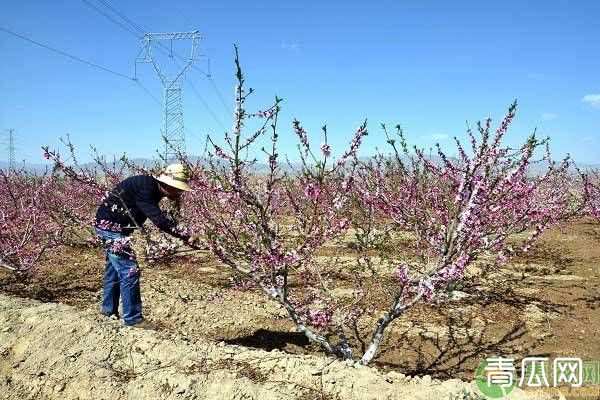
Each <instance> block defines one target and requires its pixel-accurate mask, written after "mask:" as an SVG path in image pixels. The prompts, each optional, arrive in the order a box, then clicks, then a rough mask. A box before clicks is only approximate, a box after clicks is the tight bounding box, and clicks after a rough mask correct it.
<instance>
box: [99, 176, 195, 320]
mask: <svg viewBox="0 0 600 400" xmlns="http://www.w3.org/2000/svg"><path fill="white" fill-rule="evenodd" d="M191 190H192V189H191V188H190V186H189V185H188V173H187V171H186V169H185V168H184V166H183V165H181V164H171V165H169V166H167V168H166V169H165V170H164V172H163V173H162V174H161V175H160V176H158V177H153V176H149V175H136V176H132V177H130V178H127V179H125V180H123V181H122V182H121V183H119V184H118V185H117V186H116V187H115V188H114V189H113V190H112V192H110V193H109V195H108V197H106V198H105V199H104V200H103V202H102V204H101V205H100V207H99V208H98V211H97V212H96V220H95V230H96V233H97V234H98V236H99V237H100V238H101V240H102V241H103V243H104V250H105V253H106V265H105V271H104V293H103V298H102V314H104V315H106V316H112V315H115V316H117V317H118V309H119V297H121V300H122V302H123V319H124V321H125V325H129V326H135V327H140V328H150V329H152V328H154V326H153V325H152V324H151V323H149V322H147V321H145V320H144V318H143V316H142V299H141V295H140V269H139V266H138V264H137V262H136V260H135V255H134V253H133V250H132V249H131V247H130V245H129V240H130V238H129V235H131V233H133V231H134V230H135V229H140V228H141V226H142V225H143V224H144V222H145V221H146V219H150V221H152V223H153V224H154V225H156V226H157V227H158V228H159V229H160V230H162V231H163V232H166V233H168V234H170V235H171V236H174V237H176V238H179V239H181V240H183V241H185V242H188V243H191V239H190V237H189V236H188V235H186V234H183V233H180V232H179V231H178V230H177V227H176V224H175V222H174V221H172V220H171V219H170V218H168V217H167V215H166V214H165V213H164V212H163V211H162V210H161V209H160V208H159V207H158V203H159V202H160V200H161V199H162V198H163V197H167V198H169V199H170V200H178V199H179V197H180V196H181V194H182V193H183V192H184V191H191Z"/></svg>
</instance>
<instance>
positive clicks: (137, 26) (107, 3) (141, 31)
mask: <svg viewBox="0 0 600 400" xmlns="http://www.w3.org/2000/svg"><path fill="white" fill-rule="evenodd" d="M98 1H100V2H101V3H102V4H104V6H105V7H106V8H108V9H110V10H111V11H112V12H114V13H115V14H117V15H118V16H119V17H120V18H121V19H122V20H123V21H125V22H127V23H128V24H129V25H131V26H132V27H133V28H134V29H136V30H137V31H138V32H140V33H141V34H142V36H143V34H145V33H146V31H145V30H144V28H142V27H140V26H139V25H138V24H136V23H135V22H133V21H132V20H131V19H129V18H127V16H126V15H125V14H123V13H121V12H120V11H119V10H117V9H116V8H114V7H113V6H112V5H111V4H110V3H109V2H107V1H105V0H98Z"/></svg>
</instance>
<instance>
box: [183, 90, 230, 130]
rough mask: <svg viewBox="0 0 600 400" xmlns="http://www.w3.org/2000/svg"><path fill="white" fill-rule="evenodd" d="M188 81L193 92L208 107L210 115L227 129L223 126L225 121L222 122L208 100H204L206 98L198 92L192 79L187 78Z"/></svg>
mask: <svg viewBox="0 0 600 400" xmlns="http://www.w3.org/2000/svg"><path fill="white" fill-rule="evenodd" d="M187 83H188V84H189V85H190V87H191V88H192V92H194V94H195V95H196V96H197V97H198V99H199V100H200V102H201V103H202V105H203V106H204V108H206V110H207V111H208V113H209V114H210V116H211V117H212V118H213V119H214V120H215V121H216V122H217V124H219V126H220V127H221V128H222V129H223V130H224V131H226V130H227V128H225V126H223V123H222V122H221V120H220V119H218V118H217V116H216V115H215V113H214V112H213V111H212V110H211V109H210V107H209V106H208V104H207V103H206V101H205V100H204V98H203V97H202V96H201V95H200V93H199V92H198V90H196V87H195V86H194V85H193V84H192V81H191V80H189V79H188V80H187Z"/></svg>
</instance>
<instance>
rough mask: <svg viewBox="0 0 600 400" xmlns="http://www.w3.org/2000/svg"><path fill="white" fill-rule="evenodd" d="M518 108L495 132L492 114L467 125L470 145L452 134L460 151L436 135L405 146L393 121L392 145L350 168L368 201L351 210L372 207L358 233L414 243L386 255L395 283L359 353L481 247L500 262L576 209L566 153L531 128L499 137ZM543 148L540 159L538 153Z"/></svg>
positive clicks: (367, 356)
mask: <svg viewBox="0 0 600 400" xmlns="http://www.w3.org/2000/svg"><path fill="white" fill-rule="evenodd" d="M515 111H516V103H514V104H512V105H511V106H510V108H509V110H508V113H507V115H506V116H505V117H504V119H503V120H502V121H501V123H500V126H499V127H498V128H497V129H496V130H495V132H492V131H491V119H489V118H488V119H486V120H485V122H484V123H478V125H477V132H473V131H472V130H471V129H469V130H468V132H467V133H468V137H469V139H470V146H469V148H468V149H467V148H465V147H463V145H462V144H461V143H460V142H459V141H458V140H456V148H457V150H458V155H459V156H458V157H457V158H451V157H448V156H447V155H446V154H445V153H444V152H443V151H442V149H441V147H440V146H439V145H437V156H427V155H426V154H425V152H424V151H423V150H422V149H419V148H416V147H414V148H412V149H410V148H409V146H408V144H407V142H406V139H405V136H404V134H403V132H402V130H401V128H400V127H399V126H397V127H396V131H395V135H391V134H390V133H388V131H387V128H386V127H385V126H383V130H384V132H385V134H386V137H387V143H388V144H389V146H390V147H391V149H392V152H391V155H390V156H389V157H385V156H379V157H377V158H376V159H375V160H373V161H372V162H369V163H364V164H363V165H361V168H360V171H359V172H358V173H357V174H356V181H355V188H356V192H357V194H358V199H359V204H361V206H362V207H363V208H367V209H368V210H373V211H371V212H370V213H365V212H363V213H362V214H357V215H372V217H371V218H370V219H366V220H365V219H364V218H362V219H361V220H359V221H358V223H355V224H356V225H357V231H358V232H359V233H360V232H363V231H364V230H365V229H364V226H367V227H370V228H369V229H370V230H374V231H379V232H384V233H385V234H387V235H388V236H389V235H391V234H395V235H396V236H398V235H405V237H408V242H409V244H410V246H409V250H408V251H405V252H397V251H396V252H392V253H391V254H390V253H388V254H387V256H386V257H383V261H385V263H386V264H387V265H388V267H389V269H388V270H389V271H393V272H392V273H391V274H392V276H393V278H394V280H395V283H394V284H393V286H395V288H394V289H393V290H391V291H390V292H391V294H392V296H391V299H390V304H389V308H388V310H387V311H386V312H384V313H382V315H381V316H380V317H379V319H378V320H377V323H376V326H375V328H374V331H373V334H372V336H371V339H370V343H369V346H368V347H367V349H366V352H365V353H364V355H363V356H362V358H361V360H360V361H361V363H363V364H365V363H368V362H369V361H370V360H371V359H372V358H373V356H374V355H375V353H376V351H377V348H378V346H379V343H380V341H381V338H382V336H383V333H384V330H385V329H386V327H387V326H388V325H389V324H390V323H391V322H392V321H393V320H394V319H396V318H398V317H399V316H401V315H402V314H403V313H405V312H406V310H407V309H409V308H410V307H412V306H414V305H415V304H416V303H418V302H419V301H421V300H423V299H424V300H432V299H433V298H434V297H435V294H436V292H441V291H445V290H448V289H451V288H452V287H453V285H454V284H455V283H456V282H458V281H460V280H461V279H463V278H464V277H465V271H466V269H467V267H468V266H469V265H471V264H472V263H473V262H474V261H475V260H477V259H478V258H479V257H480V256H482V255H487V256H492V257H494V258H495V260H496V262H497V263H498V264H504V263H506V262H507V261H508V260H509V259H510V258H511V257H513V256H514V255H515V254H517V253H519V252H527V251H528V250H529V249H530V248H531V246H532V245H533V244H534V243H535V241H536V239H538V238H539V237H540V235H541V234H542V233H543V232H544V230H546V229H547V228H548V227H550V226H553V225H556V224H559V223H561V222H564V221H566V220H567V219H569V218H571V217H572V216H574V215H576V214H577V211H578V206H577V201H576V196H575V194H574V193H572V192H570V191H568V190H565V188H566V187H567V186H568V185H569V182H570V181H571V180H572V176H571V175H570V174H569V172H568V171H569V165H570V161H569V159H568V158H566V159H564V160H563V161H562V162H560V163H556V162H554V161H552V159H551V157H550V152H549V150H548V146H547V139H546V140H539V139H537V138H536V136H535V134H533V135H531V136H530V137H529V139H528V140H527V141H526V142H525V143H524V144H523V145H522V146H521V147H519V148H510V147H506V146H503V145H502V139H503V137H504V136H505V134H506V131H507V129H508V127H509V125H510V123H511V122H512V120H513V118H514V116H515ZM544 148H545V150H546V151H545V152H544V155H543V156H542V157H541V158H540V159H537V158H536V157H535V154H536V153H537V151H539V150H543V149H544ZM536 164H537V165H536ZM534 166H537V168H536V169H534V168H532V167H534ZM365 221H366V222H367V223H365ZM519 238H521V239H519ZM373 243H374V242H373V241H371V242H367V244H371V245H372V244H373ZM366 247H367V248H369V246H366ZM371 247H372V246H371ZM378 261H379V262H382V257H378ZM361 262H362V263H363V264H365V266H367V267H369V268H368V270H369V271H373V270H374V269H373V268H372V267H371V264H372V263H373V260H372V257H369V256H368V255H364V256H363V257H362V259H361ZM371 275H372V277H373V279H381V276H379V275H378V274H377V273H373V274H371Z"/></svg>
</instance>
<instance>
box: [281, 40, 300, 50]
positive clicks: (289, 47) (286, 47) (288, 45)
mask: <svg viewBox="0 0 600 400" xmlns="http://www.w3.org/2000/svg"><path fill="white" fill-rule="evenodd" d="M281 48H282V49H284V50H292V51H297V50H300V45H299V44H298V43H286V42H283V43H281Z"/></svg>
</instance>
